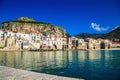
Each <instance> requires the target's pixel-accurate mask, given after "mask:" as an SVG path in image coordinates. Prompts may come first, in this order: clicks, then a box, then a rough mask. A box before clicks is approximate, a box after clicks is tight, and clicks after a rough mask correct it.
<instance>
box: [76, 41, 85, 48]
mask: <svg viewBox="0 0 120 80" xmlns="http://www.w3.org/2000/svg"><path fill="white" fill-rule="evenodd" d="M77 49H87V45H86V42H85V41H84V39H78V47H77Z"/></svg>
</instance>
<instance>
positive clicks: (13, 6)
mask: <svg viewBox="0 0 120 80" xmlns="http://www.w3.org/2000/svg"><path fill="white" fill-rule="evenodd" d="M119 4H120V1H119V0H0V23H1V22H4V21H10V20H16V19H17V18H18V17H30V18H33V19H35V20H37V21H41V22H47V23H52V24H54V25H57V26H63V27H64V28H65V29H66V31H67V33H69V34H72V35H76V34H78V33H83V32H87V33H108V32H109V31H111V30H112V29H114V28H115V27H116V26H119V25H120V5H119Z"/></svg>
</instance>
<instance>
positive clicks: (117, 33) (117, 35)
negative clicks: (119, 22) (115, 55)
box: [105, 27, 120, 39]
mask: <svg viewBox="0 0 120 80" xmlns="http://www.w3.org/2000/svg"><path fill="white" fill-rule="evenodd" d="M105 38H107V39H120V27H118V28H116V29H115V30H113V31H111V32H109V33H108V34H106V36H105Z"/></svg>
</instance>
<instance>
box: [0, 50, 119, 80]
mask: <svg viewBox="0 0 120 80" xmlns="http://www.w3.org/2000/svg"><path fill="white" fill-rule="evenodd" d="M0 65H1V66H9V67H14V68H18V69H24V70H30V71H35V72H41V73H48V74H55V75H60V76H67V77H74V78H83V79H86V80H120V50H96V51H50V52H0Z"/></svg>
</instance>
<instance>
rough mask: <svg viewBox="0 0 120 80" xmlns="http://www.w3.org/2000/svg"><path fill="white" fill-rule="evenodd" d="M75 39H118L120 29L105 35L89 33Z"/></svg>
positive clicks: (79, 35) (119, 37)
mask: <svg viewBox="0 0 120 80" xmlns="http://www.w3.org/2000/svg"><path fill="white" fill-rule="evenodd" d="M75 37H78V38H83V39H85V38H88V37H89V38H95V39H97V38H105V39H120V27H118V28H116V29H115V30H113V31H111V32H109V33H107V34H89V33H81V34H78V35H76V36H75Z"/></svg>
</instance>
